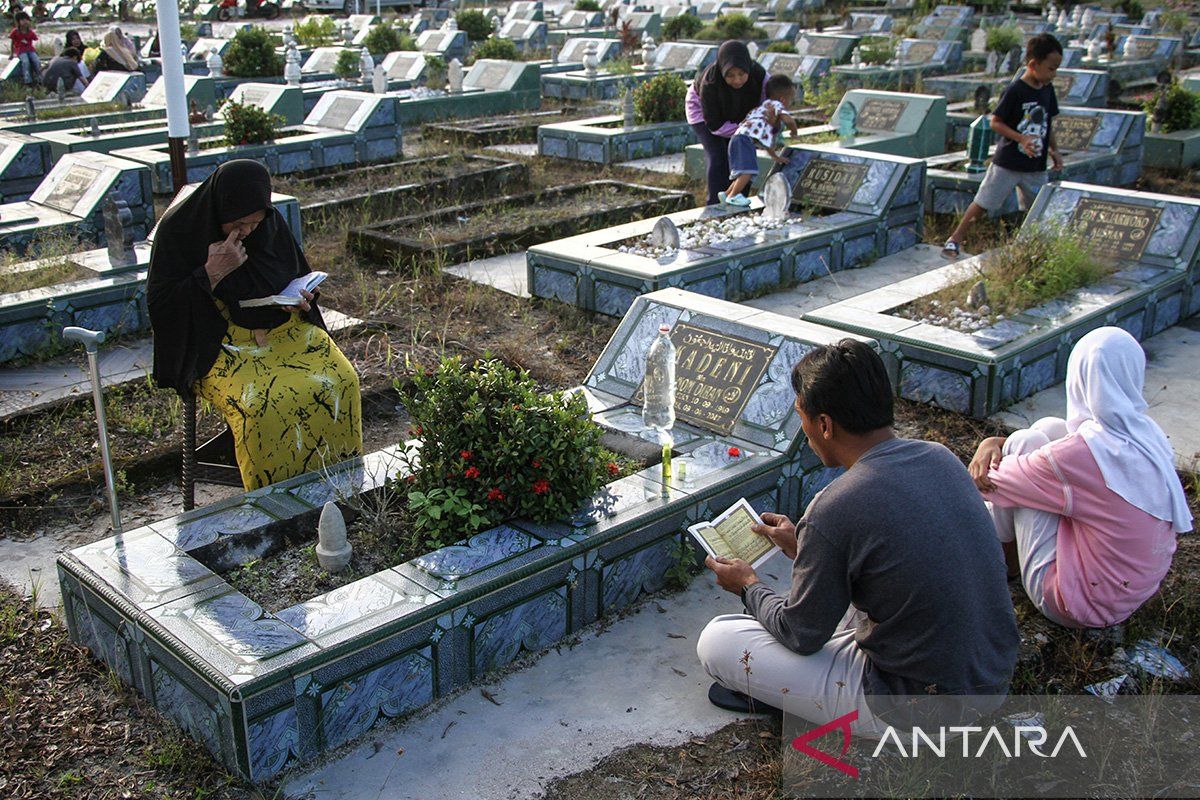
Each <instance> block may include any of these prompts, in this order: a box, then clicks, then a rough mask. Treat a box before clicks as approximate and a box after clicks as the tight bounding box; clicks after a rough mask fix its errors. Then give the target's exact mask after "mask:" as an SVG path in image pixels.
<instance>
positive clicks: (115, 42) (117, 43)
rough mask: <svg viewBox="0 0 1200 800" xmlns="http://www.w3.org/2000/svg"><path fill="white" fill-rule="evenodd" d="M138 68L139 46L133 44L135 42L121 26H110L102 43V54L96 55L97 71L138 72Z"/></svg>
mask: <svg viewBox="0 0 1200 800" xmlns="http://www.w3.org/2000/svg"><path fill="white" fill-rule="evenodd" d="M137 68H138V56H137V48H135V47H134V46H133V42H131V41H130V40H129V37H127V36H126V35H125V34H124V33H122V32H121V29H120V28H117V27H112V28H109V29H108V33H106V34H104V41H103V42H102V43H101V45H100V55H99V56H97V57H96V63H95V69H96V72H101V71H103V70H109V71H111V72H136V71H137Z"/></svg>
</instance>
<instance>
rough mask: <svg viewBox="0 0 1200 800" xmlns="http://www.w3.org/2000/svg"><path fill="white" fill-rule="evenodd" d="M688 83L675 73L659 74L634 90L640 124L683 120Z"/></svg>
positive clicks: (635, 114) (635, 116) (634, 100)
mask: <svg viewBox="0 0 1200 800" xmlns="http://www.w3.org/2000/svg"><path fill="white" fill-rule="evenodd" d="M686 98H687V84H686V83H684V80H683V78H681V77H679V76H678V75H676V74H674V73H667V74H663V75H657V76H655V77H653V78H651V79H650V80H648V81H646V82H645V83H643V84H642V85H641V86H638V87H637V88H636V89H634V90H633V109H634V118H635V119H636V121H637V124H638V125H651V124H654V123H656V122H682V121H683V120H684V118H685V117H684V108H683V106H684V102H685V100H686Z"/></svg>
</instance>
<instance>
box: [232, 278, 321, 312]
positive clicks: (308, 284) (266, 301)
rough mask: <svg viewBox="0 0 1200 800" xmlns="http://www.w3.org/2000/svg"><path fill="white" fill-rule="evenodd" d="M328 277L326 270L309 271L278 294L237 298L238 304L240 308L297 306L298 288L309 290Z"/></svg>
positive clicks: (299, 298) (298, 298) (298, 302)
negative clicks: (246, 298)
mask: <svg viewBox="0 0 1200 800" xmlns="http://www.w3.org/2000/svg"><path fill="white" fill-rule="evenodd" d="M328 277H329V273H328V272H310V273H308V274H307V275H301V276H300V277H299V278H296V279H295V280H293V281H292V282H291V283H289V284H288V285H287V286H285V287H283V290H282V291H280V292H279V294H272V295H267V296H266V297H255V298H254V299H253V300H239V301H238V305H239V306H241V307H242V308H258V307H259V306H298V305H300V301H301V299H302V298H301V296H300V290H301V289H303V290H304V291H306V292H311V291H312V290H313V289H315V288H317V287H318V286H320V285H321V281H323V280H325V279H326V278H328Z"/></svg>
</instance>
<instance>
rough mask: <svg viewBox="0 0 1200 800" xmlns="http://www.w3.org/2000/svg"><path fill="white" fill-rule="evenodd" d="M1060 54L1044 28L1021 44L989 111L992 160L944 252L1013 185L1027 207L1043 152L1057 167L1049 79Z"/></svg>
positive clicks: (1040, 180)
mask: <svg viewBox="0 0 1200 800" xmlns="http://www.w3.org/2000/svg"><path fill="white" fill-rule="evenodd" d="M1062 58H1063V49H1062V45H1061V44H1059V42H1058V40H1057V39H1055V38H1054V37H1053V36H1051V35H1050V34H1048V33H1039V34H1038V35H1037V36H1034V37H1032V38H1030V40H1029V43H1028V44H1027V45H1025V72H1024V73H1022V74H1021V77H1019V78H1017V79H1016V80H1014V81H1013V82H1012V83H1010V84H1009V85H1008V88H1007V89H1005V90H1004V94H1002V95H1001V96H1000V103H999V104H998V105H997V106H996V110H995V111H994V112H992V121H991V122H992V130H993V131H995V132H996V133H997V135H998V136H999V142H998V143H997V144H996V151H995V153H993V155H992V164H991V166H990V167H988V171H987V175H985V176H984V178H983V183H982V184H981V185H980V186H979V191H978V192H976V194H975V200H974V202H972V203H971V205H970V206H968V207H967V213H966V214H964V215H963V218H962V221H961V222H959V223H958V227H957V228H955V229H954V233H952V234H950V238H949V239H947V240H946V244H945V245H944V246H943V248H942V252H943V253H944V254H946V255H947V256H951V257H953V256H957V255H958V253H959V249H960V242H961V241H962V237H963V234H964V233H966V230H967V227H968V226H970V225H971V223H973V222H975V220H977V219H979V218H980V217H982V216H983V215H984V214H988V213H991V214H994V213H996V212H998V211H999V210H1000V209H1001V208H1003V207H1004V204H1005V202H1007V201H1008V198H1009V197H1011V196H1012V193H1013V190H1014V189H1016V190H1017V201H1018V203H1019V204H1020V206H1021V210H1022V211H1027V210H1028V209H1029V205H1030V203H1032V202H1033V198H1034V197H1036V196H1037V193H1038V191H1039V190H1040V189H1041V188H1042V187H1043V186H1045V185H1046V180H1047V178H1048V176H1047V173H1046V157H1047V156H1049V157H1050V161H1051V163H1052V165H1053V166H1054V169H1056V170H1058V169H1062V158H1061V157H1060V156H1059V154H1058V148H1057V147H1056V146H1055V143H1054V133H1053V131H1052V130H1051V127H1050V123H1051V120H1053V119H1054V117H1055V116H1056V115H1057V114H1058V98H1057V96H1055V94H1054V86H1053V85H1052V83H1051V82H1052V81H1053V80H1054V76H1055V75H1056V74H1057V73H1058V67H1059V65H1060V64H1062Z"/></svg>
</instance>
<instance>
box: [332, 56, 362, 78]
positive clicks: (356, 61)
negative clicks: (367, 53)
mask: <svg viewBox="0 0 1200 800" xmlns="http://www.w3.org/2000/svg"><path fill="white" fill-rule="evenodd" d="M361 72H362V54H360V53H359V52H358V51H357V50H343V51H341V52H340V53H338V57H337V61H335V62H333V74H334V75H337V76H338V77H339V78H342V79H343V80H345V79H348V78H353V77H355V76H357V75H358V74H359V73H361Z"/></svg>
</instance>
